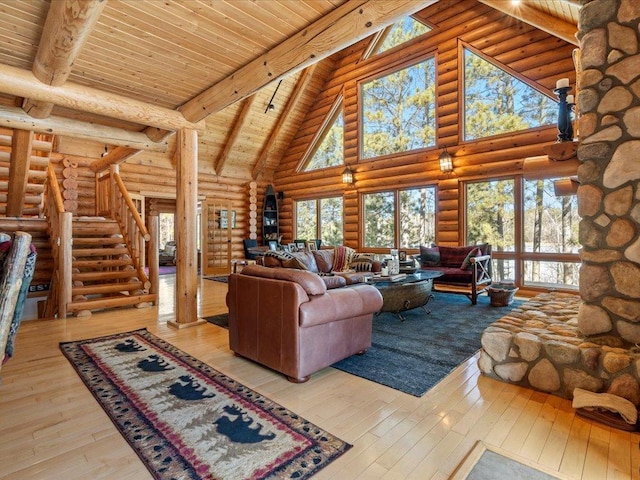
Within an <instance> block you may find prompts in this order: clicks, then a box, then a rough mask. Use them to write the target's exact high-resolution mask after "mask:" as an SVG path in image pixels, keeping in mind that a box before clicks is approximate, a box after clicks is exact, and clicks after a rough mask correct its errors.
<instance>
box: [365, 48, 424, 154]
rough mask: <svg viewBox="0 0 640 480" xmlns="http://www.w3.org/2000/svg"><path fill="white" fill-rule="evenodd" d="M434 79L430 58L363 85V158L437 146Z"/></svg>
mask: <svg viewBox="0 0 640 480" xmlns="http://www.w3.org/2000/svg"><path fill="white" fill-rule="evenodd" d="M435 76H436V66H435V60H434V58H433V57H430V58H427V59H426V60H424V61H422V62H420V63H418V64H416V65H412V66H410V67H407V68H404V69H402V70H399V71H396V72H393V73H391V74H389V75H386V76H384V77H381V78H376V79H374V80H370V81H368V82H366V83H363V84H362V86H361V88H362V95H361V98H362V142H361V143H362V146H361V156H362V158H374V157H379V156H382V155H389V154H392V153H401V152H408V151H411V150H416V149H419V148H425V147H430V146H434V145H435V141H436V140H435V133H436V108H435V106H436V104H435V100H436V82H435Z"/></svg>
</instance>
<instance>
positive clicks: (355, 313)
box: [226, 265, 382, 383]
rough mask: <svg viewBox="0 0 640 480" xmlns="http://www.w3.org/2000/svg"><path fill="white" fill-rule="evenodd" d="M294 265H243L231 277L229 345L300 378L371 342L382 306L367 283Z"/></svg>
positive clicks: (240, 352) (378, 297) (298, 380)
mask: <svg viewBox="0 0 640 480" xmlns="http://www.w3.org/2000/svg"><path fill="white" fill-rule="evenodd" d="M344 283H345V281H344V280H343V279H342V278H340V277H321V276H319V275H317V274H315V273H312V272H309V271H304V270H298V269H293V268H278V267H274V268H269V267H264V266H260V265H251V266H248V267H245V268H244V269H243V270H242V272H241V273H236V274H231V275H230V276H229V290H228V293H227V299H226V300H227V306H228V307H229V346H230V348H231V350H233V351H234V352H235V353H236V354H238V355H240V356H242V357H246V358H248V359H251V360H253V361H255V362H257V363H260V364H262V365H265V366H267V367H269V368H272V369H273V370H276V371H278V372H281V373H283V374H284V375H286V376H287V379H289V380H290V381H292V382H296V383H300V382H305V381H307V380H308V379H309V377H310V375H311V374H312V373H314V372H317V371H318V370H321V369H323V368H325V367H328V366H329V365H331V364H333V363H335V362H337V361H339V360H342V359H344V358H346V357H349V356H351V355H354V354H356V353H363V352H365V351H366V350H367V349H368V348H369V347H370V346H371V327H372V319H373V314H374V313H375V312H377V311H378V310H380V308H381V307H382V296H381V295H380V292H379V291H378V290H377V289H376V288H375V287H373V286H371V285H366V284H358V285H353V286H348V287H344V286H342V285H344Z"/></svg>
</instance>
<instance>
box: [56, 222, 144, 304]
mask: <svg viewBox="0 0 640 480" xmlns="http://www.w3.org/2000/svg"><path fill="white" fill-rule="evenodd" d="M72 231H73V247H72V255H73V261H72V264H71V268H72V276H71V278H72V282H73V287H72V289H71V297H72V301H71V303H69V304H67V312H68V313H74V314H76V315H77V316H87V315H90V314H91V311H93V310H99V309H104V308H111V307H125V306H136V307H143V306H150V305H151V304H152V303H154V302H155V301H156V295H153V294H150V293H149V287H150V282H149V281H148V280H146V279H145V280H142V279H141V278H140V277H139V276H138V272H137V270H136V266H135V264H134V261H133V259H132V258H131V256H130V254H129V249H128V248H127V242H126V240H125V239H124V237H123V236H122V233H121V231H120V226H119V225H118V222H117V221H115V220H110V219H106V218H102V217H90V218H74V219H73V226H72Z"/></svg>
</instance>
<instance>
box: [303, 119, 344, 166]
mask: <svg viewBox="0 0 640 480" xmlns="http://www.w3.org/2000/svg"><path fill="white" fill-rule="evenodd" d="M343 142H344V119H343V115H342V110H341V111H340V113H339V114H338V116H337V117H336V119H335V120H334V122H333V125H331V128H329V129H328V130H327V132H326V135H325V137H324V139H323V140H322V143H321V144H320V146H319V147H318V150H316V153H315V154H314V155H313V157H312V158H311V160H310V161H309V163H308V164H307V165H306V167H305V168H304V171H305V172H309V171H311V170H317V169H319V168H327V167H335V166H337V165H343V164H344V143H343Z"/></svg>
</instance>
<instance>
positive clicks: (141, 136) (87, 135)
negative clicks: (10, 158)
mask: <svg viewBox="0 0 640 480" xmlns="http://www.w3.org/2000/svg"><path fill="white" fill-rule="evenodd" d="M0 125H2V126H5V127H10V128H17V129H21V130H33V131H34V132H39V133H49V134H54V135H62V136H68V137H75V138H84V139H87V140H95V141H97V142H100V143H107V144H109V145H120V146H122V147H128V148H135V149H138V150H150V151H154V152H166V151H167V148H168V142H160V143H158V142H153V141H151V140H150V139H149V137H148V136H147V135H146V134H145V133H142V132H132V131H130V130H124V129H121V128H115V127H109V126H106V125H97V124H95V123H88V122H81V121H79V120H72V119H70V118H63V117H55V116H54V117H49V118H32V117H30V116H29V115H27V114H26V113H25V112H24V111H23V110H22V109H21V108H16V107H4V106H2V105H0Z"/></svg>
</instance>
